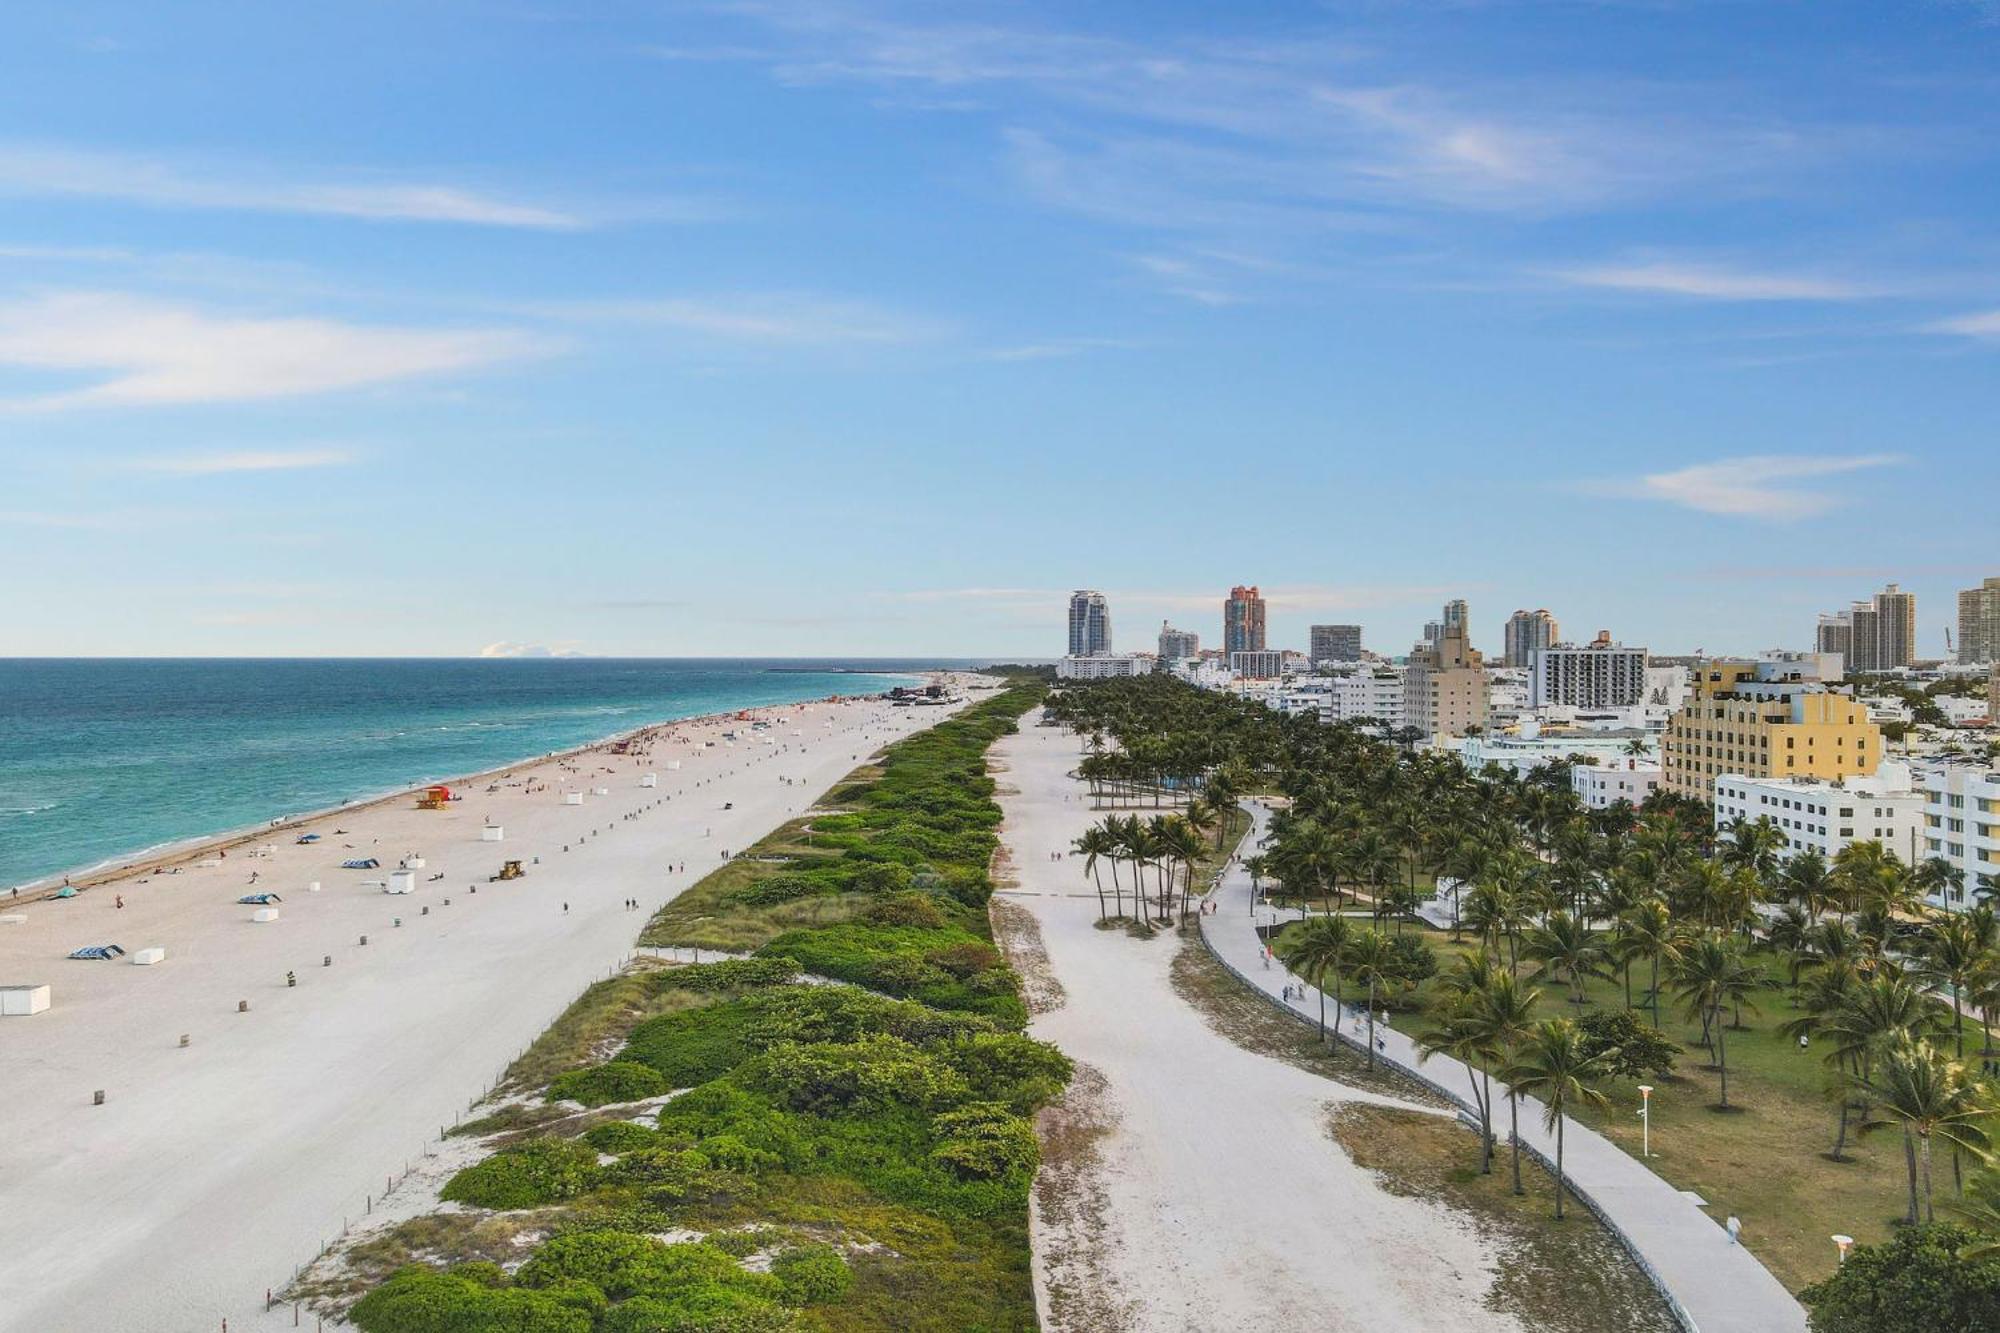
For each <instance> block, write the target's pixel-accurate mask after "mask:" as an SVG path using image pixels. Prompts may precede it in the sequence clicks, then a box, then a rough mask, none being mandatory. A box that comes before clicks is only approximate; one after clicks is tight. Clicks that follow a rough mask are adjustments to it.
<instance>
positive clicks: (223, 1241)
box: [0, 702, 952, 1333]
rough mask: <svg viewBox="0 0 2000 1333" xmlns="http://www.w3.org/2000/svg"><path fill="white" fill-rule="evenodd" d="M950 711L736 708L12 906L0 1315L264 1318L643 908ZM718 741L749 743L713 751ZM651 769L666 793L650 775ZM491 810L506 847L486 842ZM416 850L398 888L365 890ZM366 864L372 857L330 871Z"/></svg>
mask: <svg viewBox="0 0 2000 1333" xmlns="http://www.w3.org/2000/svg"><path fill="white" fill-rule="evenodd" d="M950 711H952V710H948V709H944V708H892V707H889V706H887V705H885V704H881V703H876V702H847V703H841V704H817V705H805V706H799V705H792V706H785V707H776V708H769V709H762V710H757V715H758V716H761V717H767V718H773V719H775V718H778V717H783V718H785V719H787V720H786V721H785V722H783V723H774V725H773V726H772V727H771V729H770V730H768V731H766V732H762V733H757V735H758V736H760V737H768V738H769V739H770V740H771V741H772V742H773V743H771V744H765V743H762V741H761V740H752V739H749V733H748V729H747V726H746V725H745V724H743V723H740V722H736V721H733V720H731V721H719V720H697V721H692V722H686V723H678V724H674V725H672V726H670V727H666V728H662V729H660V730H659V732H658V733H657V735H655V736H654V737H653V739H652V740H651V741H650V742H647V743H645V744H644V745H643V746H642V749H643V751H644V753H642V754H634V755H611V754H609V753H606V752H605V751H603V750H593V751H589V752H585V753H582V754H580V755H578V756H575V757H572V758H568V759H560V760H551V761H546V762H543V763H540V764H535V765H529V766H522V767H519V768H516V769H514V770H511V771H510V772H508V773H507V774H505V775H502V776H496V777H495V778H494V779H493V780H492V781H490V782H489V781H485V780H481V781H476V782H473V783H470V784H467V785H464V786H463V787H461V791H462V793H463V799H462V800H459V801H457V802H455V803H453V804H452V805H451V806H449V807H448V808H447V809H445V810H441V811H423V810H418V809H416V808H414V802H413V801H411V800H408V799H402V800H397V801H392V802H386V803H383V804H379V805H376V806H373V807H368V808H364V809H356V810H347V811H342V812H340V813H338V814H335V815H329V816H326V817H323V818H320V819H317V820H314V821H312V823H311V825H310V828H311V830H312V831H314V832H318V833H320V834H322V839H321V841H319V842H317V843H315V844H312V845H310V846H299V845H296V844H295V843H294V842H293V838H294V837H295V836H296V834H295V833H286V834H283V835H281V836H280V837H279V838H278V839H276V845H275V846H274V847H273V848H272V850H271V852H270V854H269V855H268V856H252V855H250V854H249V848H246V847H240V846H239V847H238V848H236V849H235V850H232V851H231V852H230V853H229V854H228V855H227V856H226V857H223V858H217V857H214V856H212V855H211V856H209V857H206V858H202V859H205V860H207V861H209V862H212V864H206V865H190V866H188V867H186V868H184V869H183V870H182V872H181V873H179V874H167V873H159V872H154V873H151V874H144V875H141V874H134V875H129V876H125V877H123V878H121V879H118V880H115V881H113V882H110V883H107V884H104V885H103V886H101V887H98V888H94V889H92V890H90V891H89V892H87V893H85V894H84V895H82V896H81V897H78V898H76V899H72V900H70V901H67V902H46V903H37V904H34V905H32V906H26V907H15V906H11V905H10V906H7V907H6V908H5V909H4V910H6V911H8V912H18V913H19V914H21V915H22V916H25V917H26V920H25V922H22V923H16V924H9V925H4V926H0V984H18V983H23V982H44V981H46V982H49V983H51V984H52V985H53V986H54V987H55V990H54V1006H53V1007H52V1008H51V1009H50V1010H49V1011H48V1012H46V1013H43V1014H40V1015H36V1016H34V1017H28V1018H19V1017H13V1018H4V1019H0V1071H4V1072H0V1086H4V1089H5V1110H4V1115H5V1129H4V1131H0V1195H4V1197H5V1199H6V1203H7V1211H8V1231H9V1237H8V1240H7V1243H6V1244H5V1245H4V1246H3V1247H0V1329H5V1330H9V1331H11V1330H21V1331H22V1333H28V1331H29V1330H33V1333H62V1331H65V1330H76V1331H77V1333H83V1331H84V1330H90V1331H91V1333H118V1331H119V1330H134V1331H137V1330H146V1331H147V1333H158V1331H160V1330H182V1329H188V1330H203V1329H217V1328H219V1327H221V1321H222V1319H223V1318H225V1317H227V1318H229V1319H230V1320H231V1321H232V1326H233V1327H235V1328H238V1329H244V1328H249V1327H252V1326H254V1324H255V1323H256V1322H258V1321H256V1320H255V1316H256V1315H257V1314H258V1313H259V1312H260V1311H261V1307H262V1304H263V1295H264V1291H265V1289H266V1288H267V1287H271V1288H277V1287H281V1286H282V1285H283V1284H284V1282H285V1281H287V1280H288V1279H289V1278H290V1277H291V1275H292V1272H293V1269H294V1268H295V1267H296V1266H298V1265H300V1264H302V1263H304V1262H306V1261H307V1260H309V1259H310V1258H312V1256H313V1255H314V1254H315V1253H317V1251H318V1250H319V1248H320V1246H321V1244H322V1243H323V1242H324V1241H326V1240H328V1239H330V1238H331V1237H332V1236H334V1235H335V1234H337V1233H338V1232H339V1230H340V1228H341V1225H342V1219H343V1217H358V1216H360V1215H361V1214H362V1211H363V1209H364V1208H365V1207H366V1203H367V1196H368V1195H369V1194H370V1193H371V1192H379V1191H380V1189H381V1188H382V1185H383V1183H384V1181H385V1178H386V1177H388V1176H389V1175H390V1174H392V1173H400V1172H401V1170H402V1168H403V1164H404V1163H405V1161H407V1160H411V1159H414V1158H416V1157H417V1156H418V1155H420V1154H421V1153H422V1152H423V1150H424V1148H425V1146H426V1144H427V1143H428V1142H431V1141H434V1140H435V1139H436V1136H437V1132H438V1129H439V1127H440V1125H449V1124H451V1123H452V1122H453V1120H454V1118H455V1117H456V1116H457V1115H458V1114H460V1113H462V1112H463V1110H464V1108H465V1107H466V1106H467V1105H468V1104H469V1103H470V1102H471V1101H472V1100H473V1099H474V1098H476V1097H478V1096H479V1095H480V1094H481V1093H483V1092H484V1091H485V1090H486V1089H487V1088H488V1087H489V1086H490V1085H491V1083H492V1082H493V1080H494V1078H495V1077H496V1075H498V1073H499V1072H500V1071H501V1069H502V1068H503V1067H504V1066H505V1064H506V1063H507V1061H508V1060H510V1059H511V1058H512V1057H513V1056H514V1055H515V1054H516V1053H517V1052H518V1051H519V1050H520V1049H521V1048H522V1046H523V1045H525V1044H526V1043H527V1042H528V1041H529V1040H531V1039H532V1038H533V1037H534V1036H535V1035H536V1034H537V1033H539V1032H540V1031H541V1029H542V1028H543V1027H545V1026H546V1025H547V1024H548V1022H549V1021H550V1020H551V1019H552V1018H554V1017H555V1015H556V1014H558V1013H559V1012H560V1011H561V1010H562V1008H563V1006H564V1005H566V1004H567V1003H568V1002H569V1001H570V1000H571V999H573V998H574V997H575V995H576V994H577V992H578V991H579V990H580V989H581V988H582V987H583V986H585V985H586V984H588V983H589V982H590V981H591V980H592V979H593V978H595V977H600V976H603V975H605V974H606V972H607V971H608V970H610V969H612V968H615V967H616V966H617V965H618V964H619V963H620V962H621V961H622V960H623V959H624V958H625V957H626V956H627V955H628V954H629V952H630V950H631V948H632V945H633V942H634V939H635V937H636V935H637V933H638V931H639V930H640V928H641V927H642V925H643V924H644V922H645V919H646V916H647V915H648V914H649V913H650V912H651V911H652V910H653V909H655V908H657V907H658V906H659V905H660V904H661V903H663V902H665V901H666V900H668V899H670V898H671V897H673V896H674V894H676V893H678V892H679V891H680V890H681V889H682V888H684V887H686V886H687V885H688V884H690V883H693V882H694V881H695V880H697V879H699V878H700V877H701V876H703V875H705V874H707V873H708V871H709V870H711V869H713V868H714V867H715V866H716V865H718V864H720V860H721V854H722V852H723V851H724V850H725V849H730V848H740V847H743V846H747V845H748V844H749V843H751V842H752V841H754V840H755V839H756V838H758V837H760V836H762V835H763V834H764V833H766V832H768V831H770V830H771V829H772V828H773V827H775V826H776V825H777V824H779V823H780V822H782V821H783V820H784V819H785V818H787V817H788V816H789V815H790V814H792V813H794V812H795V811H798V810H803V809H804V808H806V807H807V806H808V805H810V804H811V802H812V801H813V799H814V798H815V797H817V796H818V795H819V794H820V793H821V792H823V791H824V790H825V789H826V788H828V787H829V786H831V785H832V784H833V783H834V782H836V781H838V780H839V779H840V778H841V777H842V776H843V775H845V774H846V773H847V772H848V771H849V770H851V769H852V768H853V767H854V766H855V764H856V762H857V760H858V759H861V758H865V757H866V756H867V755H868V754H869V753H870V752H871V751H873V750H875V749H877V748H879V747H880V746H881V745H882V744H884V743H886V742H888V741H890V740H893V739H895V738H896V737H898V736H901V735H906V734H908V733H910V732H912V731H915V730H920V729H922V728H923V727H925V726H928V725H930V724H931V723H933V722H935V721H937V720H938V719H939V718H941V717H942V716H945V715H947V714H948V713H949V712H950ZM829 724H831V725H829ZM726 730H741V731H744V732H745V737H744V738H743V739H739V740H737V741H736V742H735V743H734V744H733V745H731V744H730V743H728V742H725V741H723V740H722V739H721V734H722V733H723V732H724V731H726ZM711 742H712V744H710V743H711ZM674 760H678V761H679V762H680V768H679V769H678V771H675V770H672V769H670V768H669V767H668V765H669V764H670V763H671V762H672V761H674ZM648 771H652V772H657V773H658V774H659V786H658V787H657V788H645V787H642V786H641V785H640V778H641V774H642V773H645V772H648ZM787 780H789V781H787ZM489 787H490V788H491V789H490V790H489ZM597 788H604V789H607V790H608V792H609V794H608V795H598V794H596V789H597ZM564 791H571V792H574V791H583V792H585V793H586V795H585V798H584V804H583V805H581V806H572V805H567V804H564V802H563V799H562V795H561V793H562V792H564ZM725 804H727V805H730V806H733V808H731V809H725V808H724V806H725ZM489 819H490V820H491V821H493V822H496V823H499V824H500V825H501V826H502V827H503V828H504V830H505V841H503V842H500V843H492V842H485V841H482V840H481V834H480V830H481V827H482V825H484V824H485V823H486V822H487V821H488V820H489ZM335 829H342V830H345V832H341V833H336V832H335V831H334V830H335ZM565 844H568V846H569V848H570V850H569V851H567V852H565V851H564V850H563V848H564V845H565ZM413 852H414V853H420V854H421V856H422V858H423V861H424V865H423V867H422V868H421V869H419V870H418V871H417V872H416V879H417V882H418V891H417V892H415V893H414V894H410V895H408V896H400V895H398V896H391V895H388V894H385V893H384V892H383V890H382V889H381V888H379V887H371V886H370V884H369V883H368V882H370V881H381V880H384V879H385V878H386V877H387V874H388V872H389V870H390V869H392V868H393V867H395V866H396V865H397V864H398V862H399V861H400V860H401V859H402V858H403V857H404V856H405V855H406V854H409V853H413ZM364 856H374V857H378V858H379V859H380V860H381V861H382V866H383V868H382V869H381V870H377V871H351V870H341V869H339V868H338V866H339V863H340V861H341V860H343V859H345V858H349V857H364ZM503 858H518V859H521V860H523V861H526V862H528V863H529V864H528V866H527V870H528V874H527V876H526V877H525V878H523V879H520V880H515V881H512V882H508V883H499V884H489V883H488V882H487V877H488V876H489V875H491V874H493V873H494V872H495V871H496V870H497V869H498V867H499V864H500V862H501V860H502V859H503ZM536 858H539V864H536V863H535V862H536ZM680 863H685V866H686V870H685V873H681V872H677V871H672V870H670V869H669V867H670V866H672V865H677V864H680ZM253 874H254V875H255V876H256V879H255V881H254V883H253V882H252V879H251V877H252V875H253ZM434 875H442V878H441V879H437V880H432V879H431V877H432V876H434ZM313 880H317V881H319V883H320V885H321V888H320V891H319V892H317V893H311V892H308V891H307V885H308V883H309V882H310V881H313ZM261 890H270V891H273V892H276V893H278V894H281V895H282V897H283V902H282V903H280V904H278V905H277V906H278V910H279V913H280V915H279V919H278V920H277V921H274V922H269V923H256V922H253V920H252V919H251V917H252V911H253V909H252V908H251V907H248V906H239V905H238V904H237V902H236V899H237V898H238V897H239V896H240V895H243V894H245V893H250V892H256V891H261ZM118 895H122V896H123V898H124V902H125V906H124V907H123V908H119V907H117V906H115V903H116V900H117V896H118ZM626 898H636V899H637V900H638V904H639V907H638V909H636V910H628V909H627V908H626V907H625V906H624V900H625V899H626ZM447 899H448V900H449V905H447ZM565 904H567V910H565ZM426 909H428V910H426ZM398 917H400V918H401V919H402V924H401V925H400V926H397V925H396V924H395V919H396V918H398ZM364 934H365V935H366V936H367V938H368V942H367V944H366V945H365V946H364V945H362V944H360V943H359V941H360V938H361V936H363V935H364ZM108 942H115V943H118V944H121V945H123V946H124V947H125V948H127V949H128V950H136V949H138V948H140V947H143V946H150V945H158V946H162V947H164V948H165V949H166V950H167V960H166V962H164V963H162V964H160V965H158V966H152V967H139V966H134V965H132V964H131V963H130V962H129V961H128V960H120V961H117V962H73V961H68V960H67V959H66V958H65V957H64V955H65V954H67V953H68V952H69V951H70V950H71V949H73V948H75V947H77V946H79V945H85V944H96V943H108ZM326 958H331V960H332V961H331V965H330V966H329V965H323V960H324V959H326ZM287 971H291V972H293V973H295V974H296V976H297V979H298V984H297V986H296V987H288V986H287V985H286V982H285V974H286V972H287ZM245 1000H247V1001H248V1002H249V1006H250V1007H249V1012H247V1013H241V1012H238V1002H239V1001H245ZM182 1034H186V1035H187V1036H188V1038H189V1045H188V1046H187V1047H185V1048H183V1047H181V1046H180V1044H179V1043H180V1038H181V1036H182ZM97 1089H103V1090H105V1092H106V1094H107V1100H106V1103H105V1104H104V1105H102V1106H94V1105H92V1093H93V1091H94V1090H97ZM285 1322H287V1323H289V1319H287V1320H286V1321H285Z"/></svg>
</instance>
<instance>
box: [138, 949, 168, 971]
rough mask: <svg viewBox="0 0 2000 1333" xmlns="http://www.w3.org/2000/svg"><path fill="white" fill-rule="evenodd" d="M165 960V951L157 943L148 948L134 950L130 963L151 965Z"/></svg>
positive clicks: (144, 965) (143, 965)
mask: <svg viewBox="0 0 2000 1333" xmlns="http://www.w3.org/2000/svg"><path fill="white" fill-rule="evenodd" d="M166 961H167V951H166V950H165V949H162V948H161V947H160V946H159V945H157V944H155V945H153V946H152V947H150V948H146V949H138V950H135V951H134V952H133V954H132V963H133V965H134V966H136V967H151V966H152V965H153V964H155V963H164V962H166Z"/></svg>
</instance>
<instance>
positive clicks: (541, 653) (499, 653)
mask: <svg viewBox="0 0 2000 1333" xmlns="http://www.w3.org/2000/svg"><path fill="white" fill-rule="evenodd" d="M479 655H480V656H481V657H582V656H583V652H582V650H581V649H579V648H578V647H577V646H576V645H575V644H574V643H573V642H567V643H553V644H550V643H515V642H513V641H512V640H509V639H502V640H500V641H499V642H498V643H489V644H487V645H486V646H485V647H484V648H481V649H480V650H479Z"/></svg>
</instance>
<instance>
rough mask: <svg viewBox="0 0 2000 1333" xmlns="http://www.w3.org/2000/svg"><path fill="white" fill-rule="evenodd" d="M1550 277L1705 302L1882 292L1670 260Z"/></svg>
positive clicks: (1576, 284) (1841, 297) (1847, 296)
mask: <svg viewBox="0 0 2000 1333" xmlns="http://www.w3.org/2000/svg"><path fill="white" fill-rule="evenodd" d="M1550 276H1552V277H1554V278H1556V279H1557V280H1558V281H1561V282H1564V283H1567V284H1569V285H1570V286H1573V287H1601V288H1606V289H1608V290H1611V291H1622V292H1645V293H1651V294H1655V295H1661V296H1681V297H1689V298H1693V299H1696V300H1704V301H1856V300H1862V299H1864V298H1867V297H1871V296H1879V295H1882V292H1881V290H1880V289H1879V288H1873V287H1869V286H1865V285H1863V284H1860V283H1856V282H1849V281H1846V280H1843V279H1839V278H1825V277H1814V276H1810V275H1806V274H1796V273H1764V272H1754V271H1749V270H1743V269H1731V268H1723V267H1718V266H1715V265H1705V264H1688V263H1673V262H1667V261H1661V262H1645V263H1623V264H1591V265H1583V266H1579V267H1575V268H1561V269H1555V270H1553V271H1552V272H1551V275H1550Z"/></svg>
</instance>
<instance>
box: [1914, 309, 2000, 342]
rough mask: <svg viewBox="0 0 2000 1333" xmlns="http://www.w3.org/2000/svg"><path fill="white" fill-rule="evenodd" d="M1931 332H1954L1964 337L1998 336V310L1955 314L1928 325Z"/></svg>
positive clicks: (1999, 326) (1999, 316)
mask: <svg viewBox="0 0 2000 1333" xmlns="http://www.w3.org/2000/svg"><path fill="white" fill-rule="evenodd" d="M1930 331H1931V332H1932V333H1956V334H1958V335H1960V336H1961V337H1966V338H2000V310H1986V311H1981V312H1979V313H1977V314H1971V315H1956V316H1953V317H1952V318H1950V319H1942V320H1939V321H1938V322H1937V323H1935V324H1933V325H1931V326H1930Z"/></svg>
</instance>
